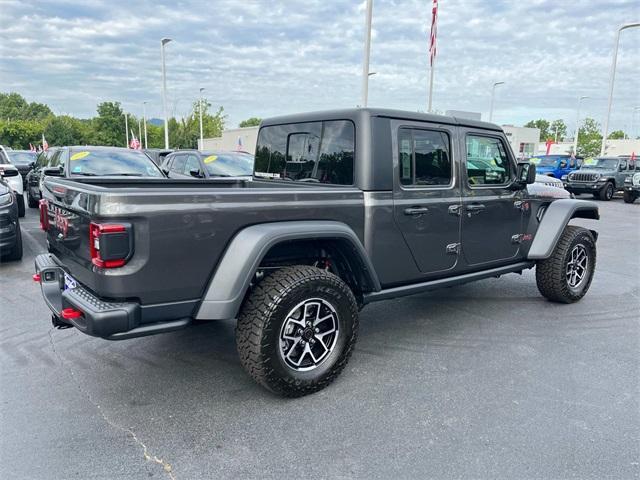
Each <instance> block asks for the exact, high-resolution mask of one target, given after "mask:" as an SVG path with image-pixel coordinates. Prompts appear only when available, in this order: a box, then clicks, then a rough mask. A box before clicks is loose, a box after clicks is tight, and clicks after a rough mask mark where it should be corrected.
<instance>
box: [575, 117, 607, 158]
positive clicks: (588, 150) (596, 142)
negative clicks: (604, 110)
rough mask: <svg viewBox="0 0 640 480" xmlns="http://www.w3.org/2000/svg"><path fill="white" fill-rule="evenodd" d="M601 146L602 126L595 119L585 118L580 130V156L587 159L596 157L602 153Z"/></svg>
mask: <svg viewBox="0 0 640 480" xmlns="http://www.w3.org/2000/svg"><path fill="white" fill-rule="evenodd" d="M601 145H602V134H601V133H600V124H598V122H596V121H595V120H594V119H593V118H589V117H587V118H585V119H584V121H583V122H582V126H581V127H580V129H579V130H578V155H580V156H583V157H585V158H591V157H595V156H596V155H598V154H599V153H600V146H601Z"/></svg>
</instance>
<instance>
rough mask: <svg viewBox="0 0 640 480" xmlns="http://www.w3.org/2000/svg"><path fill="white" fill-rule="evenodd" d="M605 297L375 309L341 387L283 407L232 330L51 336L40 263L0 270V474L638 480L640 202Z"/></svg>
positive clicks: (603, 252) (475, 288)
mask: <svg viewBox="0 0 640 480" xmlns="http://www.w3.org/2000/svg"><path fill="white" fill-rule="evenodd" d="M599 205H600V207H601V215H602V220H601V221H600V222H595V221H589V220H585V221H581V222H578V223H580V224H582V225H585V226H592V227H593V228H596V229H597V230H598V231H599V232H600V238H599V241H598V247H599V251H598V265H597V270H596V276H595V279H594V282H593V284H592V286H591V290H590V292H589V293H588V294H587V296H586V297H585V298H584V299H583V300H582V301H581V302H579V303H578V304H574V305H557V304H552V303H549V302H547V301H545V300H544V299H543V298H542V297H541V296H540V295H539V294H538V291H537V289H536V285H535V276H534V273H533V272H526V273H525V274H524V275H522V276H519V275H516V274H511V275H508V276H505V277H502V278H500V279H491V280H485V281H481V282H477V283H474V284H469V285H465V286H460V287H455V288H450V289H446V290H442V291H437V292H432V293H429V294H422V295H417V296H413V297H409V298H402V299H398V300H392V301H388V302H383V303H380V304H375V305H371V306H369V307H367V308H365V309H364V310H363V312H362V317H361V318H362V321H361V330H360V337H359V340H358V345H357V348H356V351H355V354H354V355H353V357H352V359H351V362H350V363H349V365H348V367H347V368H346V370H345V371H344V373H343V374H342V376H341V377H340V378H339V379H338V380H337V381H336V383H334V384H333V385H332V386H331V387H329V388H327V389H325V390H323V391H321V392H320V393H318V394H315V395H312V396H309V397H305V398H302V399H297V400H283V399H281V398H279V397H276V396H274V395H272V394H270V393H269V392H267V391H266V390H264V389H263V388H261V387H259V386H258V385H256V384H255V383H254V382H253V381H252V380H251V378H250V377H249V376H248V375H247V374H245V373H244V371H243V370H242V368H241V366H240V363H239V360H238V358H237V355H236V352H235V344H234V340H233V336H234V325H233V324H232V323H230V322H212V323H207V324H203V325H198V326H195V327H193V328H191V329H188V330H184V331H181V332H177V333H172V334H165V335H159V336H155V337H149V338H140V339H135V340H128V341H123V342H107V341H104V340H100V339H94V338H91V337H87V336H85V335H82V334H80V333H78V332H77V331H75V330H73V329H71V330H64V331H58V330H53V329H52V328H51V324H50V320H49V319H50V315H49V311H48V309H47V307H46V306H45V304H44V302H43V301H42V299H41V296H40V291H39V287H38V286H37V285H36V284H34V283H33V282H32V280H31V274H32V273H33V257H34V255H35V254H37V253H41V252H43V251H45V246H44V237H43V234H42V232H41V231H40V230H39V225H38V218H37V211H36V210H31V209H30V210H29V211H28V213H27V217H26V218H25V219H24V221H23V222H22V227H23V232H24V247H25V256H24V259H23V260H22V262H19V263H7V264H3V265H0V279H1V285H2V288H0V382H1V385H0V405H1V407H0V468H1V470H0V471H1V472H2V475H1V476H2V477H3V478H11V479H27V478H28V479H52V478H56V479H67V478H79V479H88V478H92V479H93V478H104V479H120V478H122V479H125V478H126V479H138V478H140V479H142V478H159V479H160V478H175V479H196V478H216V479H235V478H261V479H262V478H367V479H376V478H380V479H388V478H398V479H404V478H438V479H442V478H446V479H448V478H508V479H515V478H594V479H596V478H597V479H602V478H621V479H627V478H638V477H639V476H640V446H639V445H640V443H639V442H638V432H640V403H639V398H640V375H639V372H640V318H639V317H640V300H639V298H640V204H638V202H636V204H633V205H627V204H624V203H623V202H622V200H621V199H615V200H614V201H612V202H600V203H599Z"/></svg>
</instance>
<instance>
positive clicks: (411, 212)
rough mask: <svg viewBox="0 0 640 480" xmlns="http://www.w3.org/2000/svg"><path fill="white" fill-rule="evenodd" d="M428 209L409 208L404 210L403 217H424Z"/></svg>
mask: <svg viewBox="0 0 640 480" xmlns="http://www.w3.org/2000/svg"><path fill="white" fill-rule="evenodd" d="M428 211H429V209H428V208H427V207H409V208H405V209H404V214H405V215H424V214H425V213H427V212H428Z"/></svg>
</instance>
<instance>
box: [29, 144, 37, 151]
mask: <svg viewBox="0 0 640 480" xmlns="http://www.w3.org/2000/svg"><path fill="white" fill-rule="evenodd" d="M29 151H30V152H35V151H36V147H34V146H33V145H31V144H29Z"/></svg>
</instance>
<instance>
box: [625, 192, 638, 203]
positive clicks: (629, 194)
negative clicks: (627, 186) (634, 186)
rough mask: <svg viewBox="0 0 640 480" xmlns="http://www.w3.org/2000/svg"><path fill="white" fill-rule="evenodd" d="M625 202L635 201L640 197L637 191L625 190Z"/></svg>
mask: <svg viewBox="0 0 640 480" xmlns="http://www.w3.org/2000/svg"><path fill="white" fill-rule="evenodd" d="M623 198H624V203H633V202H635V201H636V198H638V195H637V194H636V193H635V192H628V191H626V190H625V192H624V196H623Z"/></svg>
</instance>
